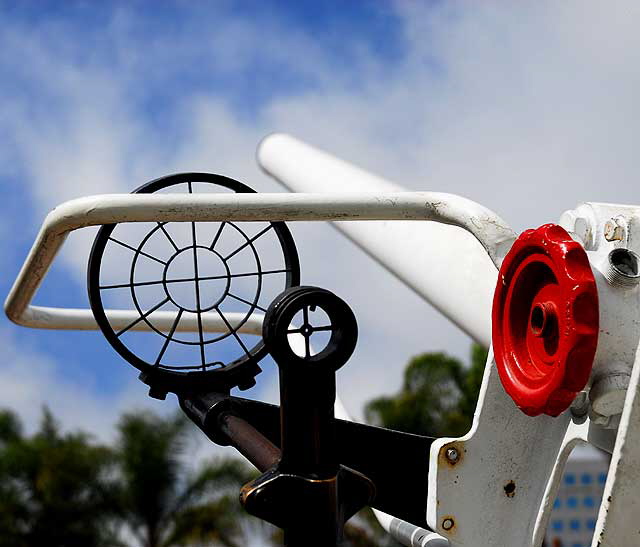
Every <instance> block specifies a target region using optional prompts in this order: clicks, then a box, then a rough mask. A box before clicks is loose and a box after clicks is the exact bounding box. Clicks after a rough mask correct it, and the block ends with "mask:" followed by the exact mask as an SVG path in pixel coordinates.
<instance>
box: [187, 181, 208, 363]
mask: <svg viewBox="0 0 640 547" xmlns="http://www.w3.org/2000/svg"><path fill="white" fill-rule="evenodd" d="M189 192H191V183H189ZM191 237H192V239H193V271H194V273H195V275H196V277H195V279H194V281H195V287H196V313H197V314H198V336H199V337H200V361H201V363H202V368H203V369H204V368H206V367H205V364H206V359H205V356H204V335H203V333H202V309H201V307H200V279H199V278H198V247H197V245H198V243H197V238H196V223H195V222H192V223H191Z"/></svg>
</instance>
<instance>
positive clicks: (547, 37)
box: [0, 1, 640, 435]
mask: <svg viewBox="0 0 640 547" xmlns="http://www.w3.org/2000/svg"><path fill="white" fill-rule="evenodd" d="M639 19H640V14H639V13H638V8H637V7H635V6H634V5H633V4H632V3H631V2H629V3H626V2H621V3H617V4H616V6H608V7H607V8H603V7H600V6H599V5H598V3H595V2H594V3H582V2H567V3H563V4H562V5H561V6H558V5H557V4H555V3H553V2H536V3H535V4H529V5H526V6H518V7H516V6H515V5H514V4H512V3H509V2H483V3H482V4H479V3H475V2H468V3H465V2H450V3H443V2H408V1H402V2H365V1H362V2H356V1H350V2H311V1H308V2H258V1H255V2H211V3H205V2H201V3H199V2H186V1H185V2H179V1H175V2H141V1H139V2H121V3H119V2H99V3H96V2H2V1H0V197H1V200H0V213H1V214H2V219H3V220H2V222H1V223H0V246H1V250H2V253H1V257H0V266H1V268H2V275H1V276H0V293H1V294H5V295H6V293H7V292H8V290H9V288H10V286H11V283H12V282H13V279H14V278H15V275H16V273H17V271H18V269H19V267H20V265H21V263H22V260H23V259H24V257H25V256H26V254H27V252H28V249H29V247H30V245H31V242H32V240H33V238H34V237H35V234H36V233H37V229H38V227H39V226H40V223H41V222H42V219H43V218H44V216H45V215H46V213H47V212H48V211H49V210H50V209H51V208H53V207H54V206H55V205H57V204H58V203H60V202H62V201H64V200H67V199H71V198H74V197H78V196H82V195H88V194H96V193H106V192H128V191H130V190H131V189H133V188H135V187H137V186H139V185H140V184H141V183H143V182H145V181H147V180H151V179H153V178H156V177H158V176H162V175H164V174H167V173H171V172H176V171H186V170H205V171H212V172H219V173H223V174H227V175H229V176H232V177H234V178H237V179H239V180H241V181H244V182H246V183H247V184H249V185H251V186H254V187H255V188H257V189H259V190H269V191H278V190H279V189H280V188H279V187H278V185H277V184H275V183H274V182H273V181H271V180H270V179H268V178H267V177H266V176H265V175H264V174H263V173H261V172H260V171H259V169H258V168H257V166H256V165H255V160H254V154H255V148H256V146H257V144H258V142H259V140H260V138H262V137H263V136H264V135H266V134H268V133H269V132H272V131H285V132H289V133H291V134H293V135H296V136H298V137H300V138H302V139H303V140H306V141H308V142H310V143H311V144H314V145H317V146H319V147H321V148H324V149H326V150H329V151H330V152H331V153H333V154H335V155H338V156H340V157H342V158H344V159H347V160H350V161H353V162H354V163H356V164H359V165H361V166H363V167H365V168H367V169H369V170H371V171H373V172H376V173H379V174H381V175H383V176H386V177H388V178H389V179H391V180H394V181H396V182H398V183H400V184H403V185H404V186H406V187H407V188H410V189H421V190H438V191H449V192H453V193H459V194H462V195H465V196H467V197H471V198H472V199H475V200H477V201H480V202H482V203H483V204H485V205H487V206H489V207H490V208H492V209H494V210H496V211H497V212H498V213H499V214H501V215H502V216H503V217H504V218H505V219H507V221H509V222H511V223H512V224H513V226H514V227H515V228H516V229H518V230H521V229H524V228H528V227H531V226H537V225H540V224H542V223H544V222H548V221H554V220H557V218H558V217H559V215H560V214H561V213H562V211H564V210H566V209H569V208H572V207H574V206H575V205H576V204H577V203H579V202H581V201H588V200H594V201H598V200H600V201H612V202H620V203H637V201H638V196H637V191H636V188H637V172H638V169H637V150H636V143H637V142H638V135H637V132H638V129H637V127H638V124H637V123H636V121H637V120H638V118H639V115H640V107H639V106H638V104H637V97H638V96H639V92H640V75H639V73H638V68H637V62H636V61H635V57H634V55H635V54H634V52H637V51H638V49H639V48H640V43H639V42H640V37H639V35H638V33H637V28H638V26H639V25H638V23H640V21H639ZM293 229H294V234H295V235H296V238H297V241H298V245H299V249H300V254H301V258H302V266H303V281H304V282H306V283H315V284H318V285H321V286H325V287H327V288H330V289H332V290H335V291H337V292H339V293H340V294H341V295H343V296H344V297H345V298H346V299H347V301H349V303H350V304H351V305H352V306H353V307H354V309H355V310H356V313H357V316H358V319H359V322H360V326H361V342H360V345H359V348H358V350H357V352H356V355H355V356H354V359H353V360H352V363H350V364H349V365H348V367H347V369H345V371H344V372H341V382H343V385H345V387H346V389H347V390H348V391H349V393H350V397H347V398H345V399H346V401H345V402H346V404H347V406H348V407H349V409H350V410H351V411H352V412H354V413H356V414H358V413H359V411H360V408H361V406H362V403H363V402H364V401H365V400H367V399H368V398H370V397H371V396H374V395H377V394H379V393H383V392H389V391H391V390H392V389H395V388H396V387H397V386H398V385H399V382H400V370H401V368H402V365H403V364H404V363H405V362H406V361H407V359H408V358H409V357H410V356H411V355H413V354H415V353H417V352H419V351H426V350H442V349H444V350H446V351H449V352H450V353H453V354H454V355H457V356H459V357H462V358H464V357H465V356H466V354H467V351H468V344H469V341H468V340H467V338H466V337H465V336H463V335H462V334H460V333H459V332H457V331H456V330H455V329H454V328H453V327H452V326H451V325H449V324H448V323H447V322H446V321H445V320H444V319H442V318H440V317H439V316H438V315H437V314H436V313H435V312H434V311H433V310H431V309H430V308H429V306H428V305H426V304H425V303H423V302H421V301H418V300H417V299H416V298H415V296H414V295H413V294H412V293H411V292H410V291H409V290H408V289H406V288H405V287H403V286H402V285H400V284H399V283H398V282H397V281H395V280H393V279H391V278H390V277H389V276H388V275H387V274H386V273H385V272H383V271H382V270H381V269H380V268H379V267H378V266H377V265H375V264H373V263H372V262H371V261H370V260H369V259H368V258H366V257H364V256H363V255H362V253H360V252H359V251H356V250H355V249H354V248H353V247H352V246H351V245H350V244H349V243H348V242H347V241H345V240H343V239H341V238H340V237H339V236H338V235H337V234H336V233H335V232H333V231H332V230H330V229H328V228H326V227H322V226H312V227H309V226H299V227H298V226H296V227H294V228H293ZM91 239H92V234H90V233H89V234H87V233H85V234H78V235H77V236H75V235H74V236H73V237H72V238H70V240H69V242H68V243H67V244H66V246H65V250H64V251H63V253H62V254H61V255H60V256H59V260H58V261H57V262H56V265H55V267H54V268H53V269H52V271H51V272H50V275H49V278H48V279H47V282H46V284H45V285H44V286H43V288H42V290H41V291H40V292H39V294H38V295H37V297H36V301H37V302H38V303H41V304H46V305H80V306H84V305H86V296H85V294H86V289H85V281H84V278H85V275H86V274H85V271H86V260H87V251H88V246H89V245H90V242H91ZM318 250H321V252H318ZM328 253H330V255H331V256H334V257H335V260H334V261H332V262H327V260H326V256H327V254H328ZM337 265H341V266H340V267H338V266H337ZM372 294H375V295H376V298H375V299H372V298H371V295H372ZM386 317H402V318H403V319H404V320H403V321H397V322H394V324H393V325H389V323H388V321H385V318H386ZM0 341H1V342H2V343H3V345H4V347H5V353H6V355H7V356H8V358H7V360H6V361H5V362H4V363H3V364H0V383H3V384H4V387H1V386H0V403H1V402H2V401H5V402H6V404H8V405H10V406H13V407H14V408H16V409H18V410H19V411H20V412H21V413H22V414H23V415H24V416H25V419H26V420H27V422H28V423H33V421H34V420H35V419H36V418H37V414H38V408H39V406H40V404H41V403H43V402H47V403H48V404H49V405H51V406H52V408H53V410H54V412H55V413H58V414H59V415H60V416H61V417H62V419H63V420H64V421H65V423H67V424H69V427H73V426H81V427H85V428H86V427H89V426H92V427H94V428H95V430H96V431H97V432H98V433H99V434H101V435H108V434H109V431H110V427H111V423H112V422H113V420H114V419H115V417H116V416H117V413H118V412H120V411H122V410H123V409H124V408H130V407H132V406H136V405H152V406H153V407H154V408H156V409H160V408H169V406H170V405H169V404H164V405H163V404H161V403H156V402H153V401H149V400H147V399H146V398H145V389H144V386H141V385H139V383H138V381H137V380H136V372H135V371H134V370H133V369H132V368H131V367H129V366H128V365H126V364H124V363H122V361H121V359H120V358H119V357H117V356H116V355H115V353H114V352H113V351H112V350H111V348H110V347H109V346H108V345H107V344H106V342H105V341H104V340H103V339H102V337H101V335H100V334H99V333H86V332H80V333H73V332H44V331H33V330H28V329H24V328H20V327H16V326H14V325H12V324H10V323H9V321H8V320H6V319H0ZM31 367H35V371H34V372H33V373H32V372H31V370H32V369H31ZM363 375H366V377H367V382H362V380H361V379H362V377H363ZM264 376H265V378H264V379H262V382H261V383H260V386H261V387H260V389H259V390H258V391H257V392H256V396H265V397H273V395H274V393H275V383H274V379H273V375H269V374H266V375H264Z"/></svg>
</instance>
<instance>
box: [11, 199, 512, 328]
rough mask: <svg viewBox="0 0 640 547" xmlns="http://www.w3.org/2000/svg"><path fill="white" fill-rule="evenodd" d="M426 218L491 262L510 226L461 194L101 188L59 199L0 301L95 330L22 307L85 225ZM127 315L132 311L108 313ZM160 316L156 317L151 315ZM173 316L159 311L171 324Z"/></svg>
mask: <svg viewBox="0 0 640 547" xmlns="http://www.w3.org/2000/svg"><path fill="white" fill-rule="evenodd" d="M336 219H343V220H432V221H437V222H443V223H446V224H452V225H455V226H461V227H463V228H464V229H465V230H468V231H469V232H471V233H472V234H473V235H474V236H475V237H476V238H477V239H478V240H479V241H480V242H481V243H482V245H483V246H484V247H485V249H486V250H487V252H488V253H489V255H490V256H491V257H492V259H493V260H494V262H496V263H499V262H500V260H501V257H502V254H501V253H502V251H503V249H504V247H505V244H508V242H509V241H510V240H511V239H512V238H513V232H512V231H511V229H510V228H509V227H508V226H507V225H506V224H505V223H504V222H503V221H502V220H501V219H500V218H499V217H497V216H496V215H495V214H494V213H492V212H491V211H489V210H488V209H486V208H484V207H482V206H481V205H478V204H477V203H474V202H472V201H470V200H467V199H465V198H461V197H459V196H454V195H450V194H439V193H430V192H404V193H402V192H400V193H395V194H371V193H369V194H364V193H360V194H109V195H102V196H92V197H86V198H81V199H76V200H72V201H68V202H66V203H63V204H62V205H60V206H59V207H57V208H56V209H54V210H53V211H52V212H51V213H49V215H48V216H47V218H46V219H45V221H44V223H43V226H42V228H41V230H40V233H39V234H38V236H37V238H36V241H35V242H34V244H33V247H32V248H31V251H30V253H29V256H28V257H27V259H26V261H25V263H24V265H23V267H22V269H21V271H20V273H19V274H18V277H17V279H16V281H15V283H14V285H13V287H12V289H11V292H10V293H9V296H8V297H7V300H6V301H5V312H6V314H7V316H8V317H9V319H11V320H12V321H14V322H15V323H18V324H21V325H24V326H38V327H42V326H43V325H48V328H60V329H62V328H78V327H81V328H83V329H92V328H93V329H95V328H97V326H96V324H95V321H94V319H93V316H92V315H91V314H90V312H89V310H84V311H83V310H75V309H74V310H72V311H67V310H66V309H52V308H43V307H33V306H31V305H30V303H31V300H32V299H33V296H34V294H35V292H36V290H37V289H38V287H39V286H40V284H41V283H42V280H43V278H44V276H45V275H46V272H47V270H48V269H49V267H50V266H51V263H52V261H53V260H54V258H55V256H56V254H57V253H58V251H59V250H60V248H61V246H62V244H63V243H64V240H65V238H66V237H67V235H68V233H69V232H71V231H73V230H76V229H79V228H83V227H86V226H95V225H101V224H110V223H118V222H163V221H164V222H187V221H223V220H226V221H267V220H284V221H294V220H315V221H321V220H336ZM109 313H111V314H113V315H114V317H116V318H118V320H120V319H122V320H123V321H126V320H127V319H129V320H130V321H133V320H134V319H136V318H137V314H136V313H135V312H134V311H131V312H130V315H127V312H126V311H114V312H111V311H109ZM159 317H160V316H159ZM172 318H173V315H172V314H168V315H167V317H163V320H164V321H165V324H164V325H160V324H159V323H158V328H166V329H167V330H168V329H169V328H170V326H171V322H172Z"/></svg>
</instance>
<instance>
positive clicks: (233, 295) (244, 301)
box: [227, 292, 267, 313]
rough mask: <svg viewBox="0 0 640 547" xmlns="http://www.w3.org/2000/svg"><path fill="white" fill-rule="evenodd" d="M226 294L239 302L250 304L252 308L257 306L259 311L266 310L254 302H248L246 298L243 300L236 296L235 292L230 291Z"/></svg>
mask: <svg viewBox="0 0 640 547" xmlns="http://www.w3.org/2000/svg"><path fill="white" fill-rule="evenodd" d="M227 295H228V296H230V297H231V298H235V299H236V300H238V301H239V302H242V303H244V304H246V305H247V306H250V307H252V308H258V309H259V310H260V311H263V312H265V313H266V311H267V310H266V309H265V308H263V307H262V306H259V305H258V304H257V303H256V302H249V301H248V300H245V299H244V298H240V297H239V296H236V295H235V294H233V293H231V292H228V293H227Z"/></svg>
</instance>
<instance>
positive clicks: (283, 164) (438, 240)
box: [257, 134, 515, 346]
mask: <svg viewBox="0 0 640 547" xmlns="http://www.w3.org/2000/svg"><path fill="white" fill-rule="evenodd" d="M257 159H258V163H259V164H260V166H261V167H262V168H263V169H264V170H265V171H266V172H267V174H269V175H271V176H272V177H274V178H275V179H277V180H278V181H280V182H281V183H282V184H284V185H285V186H286V187H287V188H289V189H290V190H291V191H293V192H331V193H333V194H335V193H344V192H377V193H380V194H384V193H385V192H390V193H397V192H398V191H401V190H402V188H401V187H400V186H398V185H397V184H394V183H392V182H389V181H388V180H385V179H383V178H381V177H378V176H375V175H372V174H370V173H368V172H366V171H364V170H363V169H360V168H358V167H356V166H354V165H351V164H349V163H347V162H345V161H342V160H340V159H338V158H335V157H333V156H331V155H329V154H327V153H326V152H323V151H321V150H318V149H316V148H313V147H311V146H309V145H307V144H305V143H303V142H301V141H299V140H297V139H295V138H293V137H291V136H289V135H284V134H273V135H270V136H268V137H266V138H265V139H264V140H263V141H262V143H261V144H260V146H259V148H258V152H257ZM458 199H460V200H463V199H464V198H458ZM461 203H462V202H461ZM476 207H479V206H478V205H477V204H475V203H474V202H471V201H470V200H464V205H463V208H465V209H466V211H467V213H468V214H470V215H473V211H474V210H477V209H476ZM482 209H483V210H484V211H485V212H486V211H487V210H486V209H484V208H482ZM459 212H462V211H459ZM476 221H478V222H479V224H478V226H476V228H479V229H482V230H485V229H489V230H493V229H494V228H499V232H500V235H499V236H498V238H503V239H502V240H501V241H499V242H497V241H494V244H495V245H496V248H497V249H498V255H499V256H498V257H497V258H498V260H496V257H491V258H492V259H493V261H494V263H498V264H499V262H500V258H501V256H500V255H501V254H502V255H503V254H504V253H506V251H507V250H508V248H509V247H510V246H511V243H512V242H513V239H514V238H515V234H514V233H513V232H512V231H511V229H510V228H509V227H508V226H507V225H506V223H504V221H502V220H501V219H500V218H499V217H498V216H497V215H495V214H493V213H491V215H489V216H484V218H483V219H482V220H480V219H478V218H476V219H474V220H473V221H472V222H476ZM493 223H495V225H494V224H493ZM449 224H451V223H449ZM334 225H335V227H336V228H338V230H340V231H341V232H342V233H343V234H345V235H346V236H347V237H348V238H349V239H351V240H352V241H353V242H355V243H356V244H357V245H359V246H360V247H361V248H362V249H363V250H364V251H365V252H367V253H368V254H369V255H370V256H372V257H373V258H374V259H375V260H377V261H378V262H380V264H382V265H383V266H385V267H386V268H387V269H388V270H389V271H390V272H391V273H393V274H394V275H396V276H397V277H398V278H399V279H400V280H401V281H403V282H404V283H405V284H406V285H408V286H409V287H410V288H411V289H413V290H414V291H416V293H418V294H419V295H420V296H421V297H422V298H424V299H425V300H427V301H428V302H429V303H430V304H432V305H433V306H434V307H435V308H436V309H438V310H439V311H440V312H441V313H443V314H444V315H445V316H446V317H447V318H449V319H450V320H451V321H452V322H453V323H455V324H456V325H458V326H459V327H460V328H461V329H462V330H463V331H465V332H466V333H467V334H469V335H470V336H471V337H473V338H474V339H475V340H477V341H478V342H480V343H482V344H484V345H486V346H488V345H489V343H490V341H491V302H492V297H493V292H494V290H495V285H496V280H497V271H496V268H495V267H494V266H493V265H492V263H491V259H490V257H489V256H487V252H486V251H485V250H484V249H483V248H482V246H481V245H479V244H478V242H477V241H476V240H475V239H474V237H472V235H471V234H470V233H469V231H465V230H461V229H460V228H457V227H454V226H446V225H444V224H441V223H436V222H421V223H408V222H375V223H367V224H364V223H355V222H354V223H346V222H335V223H334ZM459 225H460V224H459ZM465 228H467V227H466V226H465ZM467 230H468V228H467Z"/></svg>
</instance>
